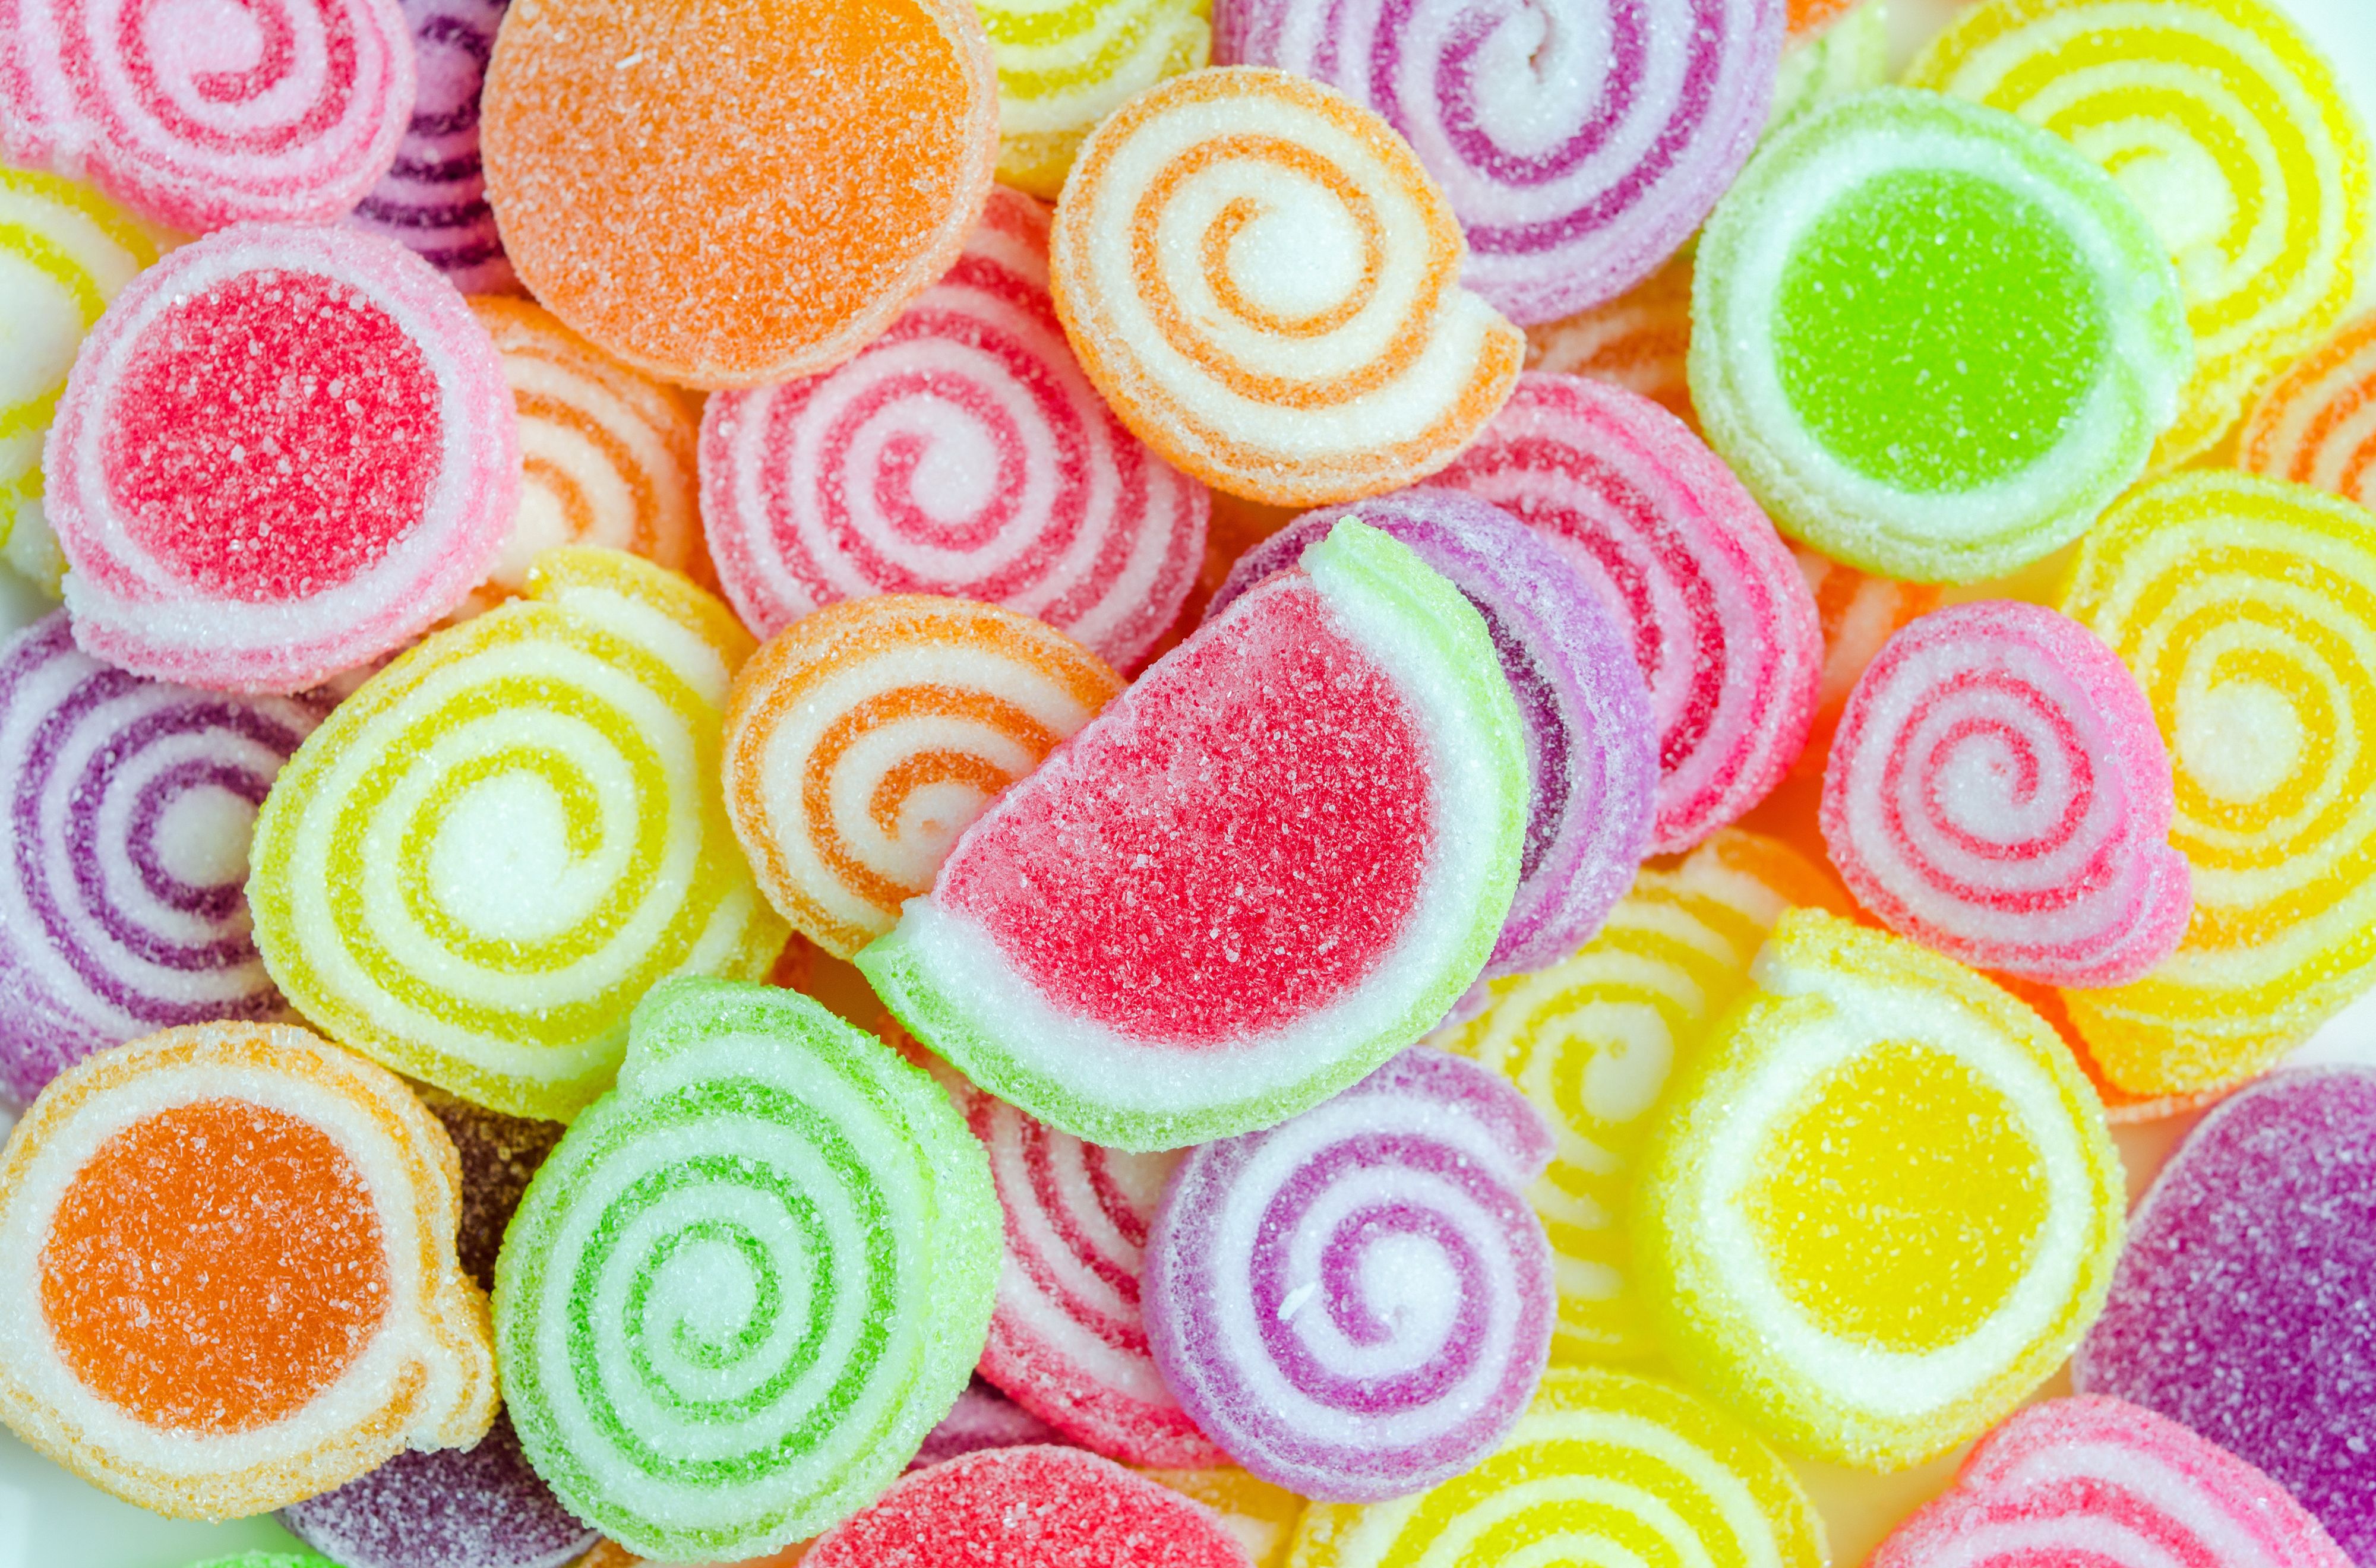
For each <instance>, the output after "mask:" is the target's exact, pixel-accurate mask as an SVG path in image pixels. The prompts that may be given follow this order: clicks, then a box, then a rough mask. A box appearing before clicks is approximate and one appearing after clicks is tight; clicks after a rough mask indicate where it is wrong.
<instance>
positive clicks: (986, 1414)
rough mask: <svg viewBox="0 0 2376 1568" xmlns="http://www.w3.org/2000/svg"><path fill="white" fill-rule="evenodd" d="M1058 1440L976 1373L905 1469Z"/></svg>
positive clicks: (1044, 1423)
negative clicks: (993, 1450) (991, 1449)
mask: <svg viewBox="0 0 2376 1568" xmlns="http://www.w3.org/2000/svg"><path fill="white" fill-rule="evenodd" d="M993 1321H994V1320H993ZM1058 1441H1059V1439H1058V1438H1057V1436H1056V1431H1055V1429H1054V1428H1052V1427H1051V1426H1050V1425H1049V1424H1048V1423H1047V1422H1045V1421H1043V1420H1040V1418H1039V1417H1037V1416H1035V1415H1033V1414H1032V1413H1031V1412H1030V1411H1028V1410H1026V1409H1025V1408H1023V1407H1022V1406H1020V1405H1017V1404H1016V1403H1015V1401H1014V1400H1012V1399H1009V1398H1008V1397H1007V1396H1005V1395H1004V1394H1001V1393H1000V1392H999V1391H998V1390H997V1389H995V1388H992V1386H991V1385H990V1384H987V1383H984V1382H983V1381H982V1380H981V1374H980V1372H976V1373H975V1374H974V1379H973V1381H972V1382H971V1383H969V1384H967V1385H966V1391H965V1392H964V1393H963V1394H960V1395H958V1396H957V1402H956V1405H955V1406H953V1407H952V1408H950V1410H949V1413H948V1414H947V1415H945V1416H944V1417H942V1418H941V1424H940V1425H938V1426H936V1427H934V1428H933V1430H932V1431H929V1432H926V1433H925V1434H924V1443H923V1446H922V1447H921V1448H919V1449H917V1450H916V1456H915V1457H914V1458H913V1459H910V1460H909V1461H908V1467H909V1469H911V1470H921V1469H922V1468H923V1467H925V1466H927V1465H937V1464H940V1463H941V1462H942V1461H943V1460H944V1459H954V1458H956V1456H957V1455H960V1454H975V1453H979V1452H980V1451H981V1450H982V1449H985V1448H1016V1447H1020V1446H1021V1445H1022V1444H1024V1443H1055V1442H1058Z"/></svg>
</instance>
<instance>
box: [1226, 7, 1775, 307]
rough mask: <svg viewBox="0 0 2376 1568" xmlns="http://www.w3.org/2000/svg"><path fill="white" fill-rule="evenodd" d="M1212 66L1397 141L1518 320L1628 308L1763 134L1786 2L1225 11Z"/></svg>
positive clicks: (1481, 280)
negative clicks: (1433, 185)
mask: <svg viewBox="0 0 2376 1568" xmlns="http://www.w3.org/2000/svg"><path fill="white" fill-rule="evenodd" d="M1219 18H1220V29H1219V32H1220V36H1219V38H1218V41H1217V45H1216V51H1217V53H1218V54H1219V56H1220V57H1221V58H1222V59H1224V60H1227V61H1230V62H1232V63H1237V64H1243V65H1277V66H1281V67H1284V68H1285V69H1287V70H1290V71H1296V72H1300V73H1301V74H1302V75H1304V76H1308V77H1317V78H1318V79H1319V80H1322V81H1325V82H1326V83H1328V84H1329V85H1330V86H1332V87H1335V88H1337V89H1341V90H1343V91H1344V92H1346V93H1347V94H1348V95H1349V96H1351V97H1352V98H1353V100H1354V101H1357V102H1359V103H1360V104H1361V105H1362V106H1363V107H1365V108H1369V109H1372V110H1375V111H1376V112H1377V113H1380V114H1382V115H1384V117H1385V119H1386V121H1387V123H1388V124H1390V125H1393V126H1394V128H1395V129H1396V131H1398V132H1400V133H1401V134H1402V135H1403V136H1404V137H1408V138H1409V140H1410V143H1411V145H1412V147H1413V148H1416V149H1417V151H1418V153H1419V158H1420V162H1421V163H1423V164H1425V165H1426V166H1427V171H1428V172H1429V173H1431V174H1432V175H1433V176H1434V177H1435V178H1436V179H1437V180H1439V181H1441V182H1442V183H1443V188H1444V194H1445V195H1446V196H1447V197H1449V198H1450V200H1451V203H1452V209H1453V211H1454V213H1455V214H1456V215H1457V216H1458V218H1459V220H1460V224H1461V227H1462V228H1463V229H1464V230H1466V231H1467V235H1468V265H1467V267H1466V268H1465V271H1464V276H1465V278H1466V280H1467V284H1468V286H1469V287H1470V288H1472V289H1474V290H1476V291H1478V292H1479V294H1482V295H1483V296H1484V297H1485V298H1486V299H1487V300H1488V301H1490V302H1491V303H1492V304H1493V305H1494V306H1495V307H1496V308H1497V309H1499V310H1501V311H1502V312H1503V314H1505V315H1508V316H1509V317H1510V318H1511V319H1512V320H1514V321H1520V322H1536V321H1553V320H1556V319H1558V318H1559V317H1561V316H1563V315H1570V314H1572V313H1574V312H1575V311H1578V310H1581V309H1583V308H1584V307H1585V306H1586V305H1591V304H1597V303H1599V302H1601V301H1602V300H1606V299H1609V298H1610V297H1612V296H1614V295H1616V294H1620V293H1622V292H1623V291H1625V290H1626V289H1627V288H1629V287H1631V286H1632V285H1633V284H1634V283H1636V282H1638V281H1640V280H1641V279H1643V278H1645V277H1646V276H1647V275H1648V274H1649V273H1650V272H1651V271H1652V269H1654V268H1655V267H1657V265H1658V264H1659V263H1660V262H1662V261H1664V260H1666V259H1667V257H1668V256H1669V255H1672V254H1673V253H1674V251H1675V249H1676V248H1677V247H1678V246H1680V245H1681V244H1682V243H1683V242H1684V241H1685V240H1686V239H1688V238H1690V236H1691V232H1692V231H1693V230H1694V229H1696V228H1698V227H1699V225H1700V220H1702V219H1704V218H1705V217H1706V216H1707V213H1708V208H1711V207H1713V206H1715V205H1716V199H1717V196H1719V195H1720V194H1722V192H1723V190H1724V188H1725V186H1726V185H1727V184H1730V183H1731V181H1732V177H1733V176H1734V175H1735V174H1737V173H1739V172H1740V166H1741V164H1742V163H1743V162H1745V161H1746V160H1748V158H1749V152H1750V148H1752V147H1753V146H1754V145H1756V141H1757V134H1758V132H1760V131H1761V130H1763V129H1764V127H1765V115H1766V109H1767V105H1768V104H1769V103H1770V102H1771V101H1772V99H1773V96H1774V77H1775V61H1776V56H1777V54H1778V53H1780V51H1781V47H1782V31H1783V19H1784V18H1783V6H1782V4H1781V0H1645V3H1641V4H1635V5H1628V6H1610V5H1607V4H1594V3H1590V0H1571V3H1568V4H1563V5H1557V6H1547V7H1543V8H1540V9H1538V8H1537V7H1534V6H1505V5H1499V4H1495V3H1493V0H1431V3H1429V4H1425V5H1409V4H1396V3H1392V0H1344V3H1341V4H1337V5H1328V6H1317V5H1309V4H1301V3H1299V0H1220V11H1219Z"/></svg>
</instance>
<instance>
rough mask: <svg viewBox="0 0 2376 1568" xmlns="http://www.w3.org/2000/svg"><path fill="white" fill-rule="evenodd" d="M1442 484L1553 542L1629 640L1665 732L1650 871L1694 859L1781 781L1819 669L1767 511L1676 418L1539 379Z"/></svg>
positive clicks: (1799, 580)
mask: <svg viewBox="0 0 2376 1568" xmlns="http://www.w3.org/2000/svg"><path fill="white" fill-rule="evenodd" d="M1443 483H1445V484H1449V485H1452V486H1454V487H1455V488H1457V489H1461V490H1466V491H1467V492H1469V493H1471V494H1474V495H1479V496H1482V497H1483V498H1484V499H1486V500H1488V501H1491V502H1492V503H1493V504H1494V505H1497V506H1500V507H1502V508H1503V510H1504V511H1507V512H1509V513H1511V514H1512V515H1514V516H1515V517H1517V518H1519V520H1521V521H1522V522H1525V523H1527V525H1529V526H1530V527H1532V528H1533V529H1535V531H1536V532H1538V533H1540V534H1542V535H1544V536H1545V537H1546V538H1548V539H1549V540H1550V541H1551V543H1552V545H1553V546H1554V547H1555V548H1557V549H1558V550H1559V551H1560V552H1561V553H1562V554H1563V555H1565V556H1566V557H1567V558H1568V559H1569V560H1570V561H1572V562H1574V564H1576V565H1578V566H1580V567H1582V568H1583V570H1584V575H1585V576H1586V578H1587V579H1589V580H1590V582H1591V583H1592V586H1593V587H1594V588H1595V589H1596V590H1597V591H1598V593H1599V595H1600V597H1601V600H1602V601H1603V602H1604V603H1605V604H1607V605H1608V606H1609V608H1610V610H1611V611H1613V612H1615V613H1616V616H1617V624H1619V625H1621V626H1626V627H1631V628H1632V629H1633V633H1634V658H1635V659H1636V660H1637V661H1639V663H1640V664H1641V666H1642V673H1643V674H1644V676H1645V677H1646V678H1647V679H1648V681H1649V683H1650V713H1651V718H1652V719H1653V721H1654V722H1655V723H1656V724H1657V727H1658V770H1659V777H1658V789H1657V817H1656V819H1655V822H1654V824H1653V826H1652V827H1651V830H1650V851H1651V852H1652V853H1653V854H1661V855H1668V854H1677V853H1680V852H1681V851H1682V850H1685V849H1690V848H1691V847H1692V846H1693V845H1694V844H1696V843H1698V842H1699V841H1700V840H1701V839H1703V838H1705V837H1707V836H1708V834H1709V833H1711V832H1713V831H1714V830H1715V829H1717V828H1718V827H1721V826H1724V825H1725V824H1726V823H1728V822H1730V821H1732V820H1733V819H1735V818H1736V817H1739V816H1740V814H1742V813H1744V812H1746V811H1748V810H1749V808H1750V807H1752V806H1753V805H1755V804H1756V803H1757V802H1758V801H1759V800H1760V799H1762V798H1763V797H1764V794H1765V792H1766V791H1767V790H1771V789H1772V788H1773V787H1774V785H1775V783H1776V781H1777V780H1778V779H1780V778H1781V777H1782V775H1783V774H1784V773H1785V772H1786V771H1788V768H1789V766H1790V763H1791V760H1792V759H1793V758H1795V757H1796V756H1797V755H1798V754H1799V750H1800V746H1801V745H1802V744H1804V742H1805V741H1806V736H1807V722H1808V716H1809V714H1810V713H1811V712H1812V709H1813V707H1814V702H1815V683H1816V681H1817V678H1818V676H1819V675H1820V674H1821V672H1822V667H1823V660H1824V645H1823V635H1822V632H1821V630H1820V629H1819V627H1818V624H1817V622H1816V618H1815V603H1814V600H1813V599H1812V597H1811V596H1810V595H1809V593H1808V591H1807V584H1806V581H1805V579H1804V578H1803V577H1802V576H1800V572H1799V568H1798V566H1797V565H1796V564H1794V563H1793V562H1792V561H1791V559H1790V552H1789V551H1788V549H1787V548H1786V547H1785V546H1784V545H1783V543H1782V540H1781V539H1780V538H1779V537H1777V536H1776V533H1775V532H1774V525H1773V524H1771V523H1769V522H1767V521H1766V520H1765V515H1764V513H1763V512H1761V511H1759V510H1758V508H1757V504H1756V503H1755V502H1754V501H1752V500H1751V499H1750V498H1749V494H1748V493H1747V492H1746V491H1744V490H1742V489H1741V487H1740V481H1737V480H1735V479H1734V478H1733V477H1732V475H1731V474H1730V473H1729V472H1727V471H1726V469H1725V467H1724V465H1723V464H1722V463H1720V462H1718V461H1717V458H1716V456H1715V454H1713V453H1711V452H1710V451H1709V450H1708V449H1707V448H1706V447H1705V446H1703V445H1700V443H1699V441H1698V439H1697V438H1696V437H1694V436H1693V434H1692V433H1691V432H1690V431H1689V430H1687V429H1685V428H1684V427H1683V426H1682V425H1681V423H1680V422H1677V421H1676V420H1675V419H1673V418H1672V417H1671V416H1669V414H1668V413H1667V412H1666V410H1663V409H1660V408H1658V407H1657V406H1656V405H1654V404H1652V403H1650V402H1648V401H1646V400H1645V399H1644V398H1637V397H1635V396H1634V395H1633V394H1632V393H1629V392H1626V391H1623V390H1622V389H1621V388H1618V387H1615V386H1606V385H1604V384H1602V383H1599V382H1595V381H1586V380H1583V379H1581V378H1579V377H1576V376H1568V375H1550V374H1540V373H1536V372H1529V373H1528V374H1526V375H1525V376H1522V377H1521V378H1520V379H1519V382H1518V390H1517V392H1516V393H1515V395H1514V396H1513V397H1512V398H1510V402H1509V406H1508V407H1507V408H1505V409H1503V410H1502V411H1501V413H1499V414H1498V415H1496V416H1495V417H1494V419H1493V422H1492V423H1491V424H1490V425H1488V426H1487V427H1486V428H1485V433H1484V434H1482V435H1481V436H1480V437H1479V439H1478V441H1477V442H1476V444H1475V445H1472V446H1470V447H1469V448H1468V450H1467V451H1466V452H1464V453H1462V454H1461V456H1460V459H1459V461H1457V462H1455V463H1454V464H1453V465H1452V467H1451V468H1449V469H1445V470H1444V473H1443Z"/></svg>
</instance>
